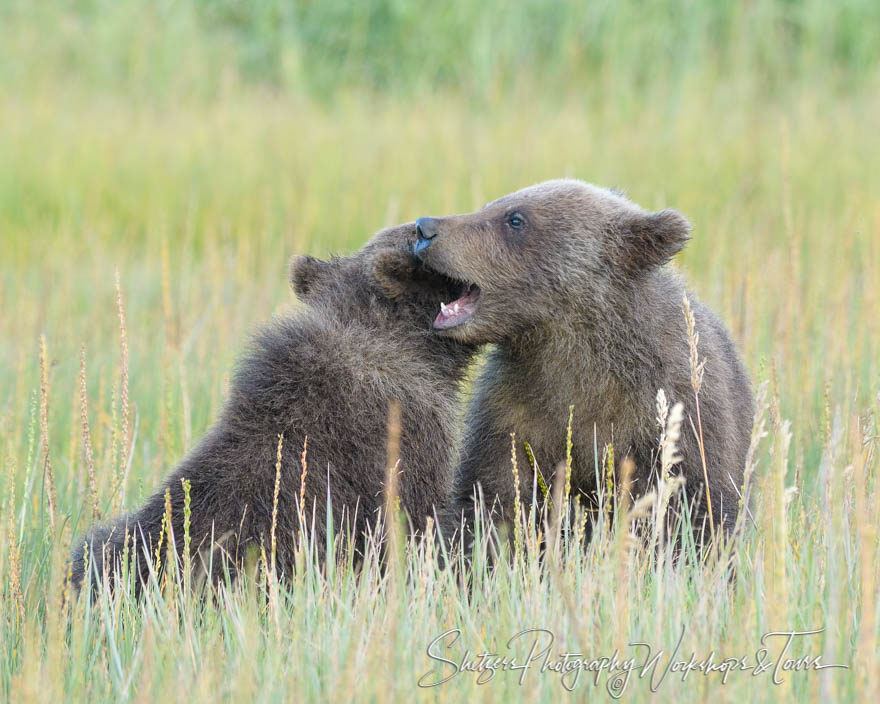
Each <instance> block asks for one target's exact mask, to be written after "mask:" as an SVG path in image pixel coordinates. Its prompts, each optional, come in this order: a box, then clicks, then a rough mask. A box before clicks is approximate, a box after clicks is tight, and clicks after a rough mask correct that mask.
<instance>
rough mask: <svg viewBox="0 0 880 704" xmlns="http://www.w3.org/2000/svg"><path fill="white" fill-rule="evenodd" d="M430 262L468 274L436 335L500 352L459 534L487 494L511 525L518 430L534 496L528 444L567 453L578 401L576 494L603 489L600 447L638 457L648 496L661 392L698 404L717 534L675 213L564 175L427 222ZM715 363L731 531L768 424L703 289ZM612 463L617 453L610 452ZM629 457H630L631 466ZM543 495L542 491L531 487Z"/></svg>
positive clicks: (707, 349) (476, 414) (705, 340)
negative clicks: (758, 423)
mask: <svg viewBox="0 0 880 704" xmlns="http://www.w3.org/2000/svg"><path fill="white" fill-rule="evenodd" d="M416 225H417V228H418V230H419V236H420V237H419V240H418V242H417V243H416V246H415V248H414V251H415V253H416V254H417V256H419V257H420V258H421V259H422V260H423V261H424V262H425V264H426V265H427V266H428V267H429V268H431V269H432V270H434V271H436V272H438V273H442V274H444V275H446V276H449V277H451V278H454V279H458V280H460V282H461V284H462V289H461V290H462V292H463V294H464V295H462V296H461V297H459V298H458V299H457V300H455V301H453V302H452V303H447V302H444V303H443V304H442V305H441V310H440V311H439V314H438V315H437V318H436V320H435V322H434V327H435V329H437V330H438V331H439V332H440V334H442V335H444V336H446V337H447V338H448V339H454V340H459V341H461V342H466V343H496V346H495V347H494V348H493V349H492V350H491V352H490V354H489V359H488V361H487V364H486V366H485V368H484V370H483V371H482V373H481V375H480V377H479V379H478V381H477V383H476V388H475V392H474V397H473V400H472V402H471V404H470V410H469V413H468V416H467V423H466V434H465V439H464V445H463V451H462V456H461V461H460V466H459V468H458V472H457V476H456V481H455V489H454V495H453V500H452V508H451V510H450V511H449V515H448V516H447V518H444V520H443V524H444V532H445V533H446V534H447V537H448V535H449V533H451V532H453V531H454V530H456V529H458V528H459V527H460V526H461V519H462V512H463V511H464V513H465V520H466V522H467V521H472V520H473V510H474V501H473V497H474V495H475V487H476V485H477V484H479V485H481V486H482V495H483V497H484V501H485V502H486V504H487V506H489V507H491V508H492V510H494V511H495V513H496V515H497V514H500V515H502V516H506V517H510V516H511V515H512V508H513V503H514V500H515V499H514V483H513V477H512V473H511V454H510V453H511V433H514V432H515V433H516V439H517V442H518V447H517V450H516V451H517V453H518V458H517V460H518V467H519V471H520V473H521V477H520V481H521V485H522V486H524V487H531V486H532V477H531V470H530V469H529V467H530V464H529V461H528V460H527V458H526V456H525V452H524V449H523V446H522V442H523V441H526V442H528V443H529V444H530V446H531V448H532V449H533V452H534V455H535V458H536V460H537V462H538V465H539V467H540V468H543V469H544V471H550V472H552V471H553V468H554V467H557V466H558V464H559V463H560V461H562V460H564V459H565V450H566V437H565V436H566V429H567V425H568V418H569V407H570V406H572V405H573V406H574V424H573V443H574V446H573V474H572V485H571V486H572V492H573V493H577V492H583V494H584V495H586V497H588V500H589V497H590V496H592V495H593V494H594V492H595V490H596V472H595V468H594V431H595V442H596V446H597V447H598V452H599V453H602V448H603V447H604V446H605V445H606V444H608V443H612V440H613V447H614V454H615V457H616V458H617V459H618V460H621V459H622V458H624V457H627V456H628V457H629V458H631V459H632V460H633V462H634V463H635V475H634V476H633V481H634V483H633V493H634V494H635V495H639V494H642V493H645V492H646V491H647V490H648V489H649V487H650V486H651V484H652V482H653V481H654V479H655V478H656V474H657V469H658V467H657V464H658V463H657V461H656V455H657V451H656V448H657V428H656V422H655V416H656V410H655V408H656V406H655V400H656V394H657V391H658V389H663V390H664V392H665V393H666V395H667V397H668V398H669V399H670V402H682V403H683V404H684V411H685V419H684V423H683V426H682V434H681V441H680V443H679V453H680V455H681V456H682V458H683V459H682V462H681V463H680V464H679V465H678V472H680V473H681V474H682V475H683V476H684V477H685V480H686V483H685V487H686V489H685V491H686V498H687V500H688V502H689V503H691V504H692V505H693V506H694V508H695V513H693V514H692V521H693V525H694V526H695V527H696V529H697V530H700V529H704V530H705V531H706V534H708V533H709V526H708V525H707V524H706V523H705V522H704V519H706V518H707V514H708V510H707V501H706V498H705V494H706V492H705V487H704V485H705V482H704V473H703V465H702V460H701V456H700V449H699V444H698V442H697V440H696V438H695V434H694V432H693V431H692V428H691V424H690V422H689V420H688V417H690V419H692V420H693V423H694V427H696V425H697V414H696V407H695V403H694V393H693V390H692V388H691V372H690V366H689V347H688V337H687V333H686V325H685V319H684V317H683V314H682V298H683V296H684V294H685V291H686V289H685V285H684V283H683V282H682V280H681V279H680V278H679V277H678V276H677V275H676V274H674V273H672V272H670V271H667V270H664V269H663V268H661V267H662V265H663V264H664V263H666V262H667V261H669V259H671V258H672V256H673V255H675V254H676V253H677V252H678V251H679V250H681V248H682V247H683V246H684V244H685V243H686V241H687V240H688V234H689V230H690V226H689V224H688V222H687V220H685V218H684V217H683V216H682V215H681V214H679V213H678V212H675V211H673V210H664V211H661V212H656V213H652V212H647V211H645V210H642V209H641V208H640V207H638V206H637V205H635V204H633V203H632V202H630V201H629V200H627V199H626V198H624V197H623V196H621V195H618V194H617V193H615V192H612V191H608V190H605V189H601V188H597V187H595V186H591V185H588V184H586V183H582V182H580V181H573V180H560V181H549V182H547V183H542V184H539V185H536V186H533V187H531V188H526V189H524V190H521V191H519V192H516V193H513V194H510V195H507V196H504V197H503V198H500V199H499V200H496V201H495V202H493V203H489V204H488V205H487V206H485V207H484V208H483V209H482V210H480V211H477V212H475V213H471V214H467V215H454V216H449V217H442V218H420V219H419V220H418V221H417V223H416ZM688 296H689V298H690V300H691V305H692V308H693V312H694V315H695V318H696V328H697V331H698V332H699V336H700V337H699V343H700V346H699V351H700V355H701V356H702V357H704V358H705V359H706V360H707V361H706V366H705V375H704V379H703V384H702V390H701V392H700V413H701V418H702V429H703V440H704V447H705V455H706V466H707V467H706V468H707V472H706V474H707V475H708V482H709V490H710V496H711V507H712V517H713V519H714V521H715V523H716V524H719V525H721V526H723V527H724V528H725V529H729V528H730V527H731V526H732V525H733V523H734V520H735V517H736V514H737V508H738V490H739V488H740V485H741V483H742V478H743V470H744V464H745V457H746V452H747V449H748V445H749V439H750V432H751V423H752V416H753V408H752V407H753V398H752V391H751V386H750V382H749V379H748V377H747V375H746V372H745V370H744V368H743V365H742V363H741V361H740V359H739V356H738V354H737V352H736V349H735V348H734V345H733V343H732V342H731V339H730V336H729V335H728V334H727V332H726V330H725V329H724V326H723V325H722V324H721V323H720V322H719V321H718V319H717V318H716V317H715V315H713V314H712V312H711V311H710V310H709V309H708V308H706V307H705V306H703V305H701V304H700V303H699V302H697V301H695V300H694V298H693V296H692V295H690V294H688ZM599 461H600V462H601V456H600V458H599ZM619 465H620V463H619V462H618V466H619ZM529 496H530V492H529Z"/></svg>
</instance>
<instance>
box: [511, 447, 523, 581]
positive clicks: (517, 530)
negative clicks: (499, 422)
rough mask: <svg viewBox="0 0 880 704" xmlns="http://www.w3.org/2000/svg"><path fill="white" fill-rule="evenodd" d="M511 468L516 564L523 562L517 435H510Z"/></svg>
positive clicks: (514, 557)
mask: <svg viewBox="0 0 880 704" xmlns="http://www.w3.org/2000/svg"><path fill="white" fill-rule="evenodd" d="M510 466H511V468H512V470H513V495H514V505H513V559H514V564H520V563H521V561H522V546H523V521H522V516H521V514H522V497H521V496H520V491H519V466H518V464H517V461H516V433H511V434H510Z"/></svg>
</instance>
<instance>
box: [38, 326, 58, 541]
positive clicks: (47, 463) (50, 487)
mask: <svg viewBox="0 0 880 704" xmlns="http://www.w3.org/2000/svg"><path fill="white" fill-rule="evenodd" d="M40 442H41V444H42V446H43V476H44V477H45V480H46V497H47V499H48V503H49V525H50V526H51V527H52V530H53V531H54V530H55V511H56V507H57V505H58V499H57V496H56V493H55V475H54V474H53V472H52V458H51V457H50V454H49V360H48V355H47V352H46V336H45V335H40Z"/></svg>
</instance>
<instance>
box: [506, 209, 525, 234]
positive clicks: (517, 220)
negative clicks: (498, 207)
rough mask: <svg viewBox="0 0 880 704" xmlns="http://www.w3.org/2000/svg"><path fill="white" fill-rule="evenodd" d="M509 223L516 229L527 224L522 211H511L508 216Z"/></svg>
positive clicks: (520, 228)
mask: <svg viewBox="0 0 880 704" xmlns="http://www.w3.org/2000/svg"><path fill="white" fill-rule="evenodd" d="M507 224H508V225H510V226H511V227H512V228H513V229H514V230H522V229H523V228H524V227H525V226H526V219H525V218H524V217H523V215H522V213H511V214H510V215H508V216H507Z"/></svg>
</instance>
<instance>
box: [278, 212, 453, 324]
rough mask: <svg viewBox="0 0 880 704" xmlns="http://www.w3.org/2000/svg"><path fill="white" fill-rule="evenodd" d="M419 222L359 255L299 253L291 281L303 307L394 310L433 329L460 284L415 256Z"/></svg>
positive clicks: (382, 236) (376, 240)
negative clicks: (443, 305) (439, 310)
mask: <svg viewBox="0 0 880 704" xmlns="http://www.w3.org/2000/svg"><path fill="white" fill-rule="evenodd" d="M416 241H417V234H416V228H415V223H407V224H404V225H398V226H396V227H389V228H386V229H384V230H382V231H380V232H378V233H377V234H376V235H374V236H373V238H372V239H371V240H370V241H369V242H368V243H367V244H366V245H365V246H364V247H363V249H361V250H360V251H359V252H356V253H355V254H352V255H350V256H342V257H331V258H330V259H329V260H323V259H318V258H317V257H312V256H308V255H295V256H294V257H293V258H292V259H291V261H290V283H291V286H292V287H293V290H294V292H295V293H296V295H297V298H299V299H300V300H301V301H303V302H304V303H308V304H310V305H313V306H319V307H320V306H324V305H329V306H332V307H333V308H334V309H336V310H337V311H338V310H344V309H350V310H351V311H352V312H353V314H357V313H356V311H357V310H359V309H360V310H363V309H364V308H365V307H371V306H372V307H374V308H376V307H378V308H380V309H383V310H385V311H388V310H391V311H394V312H395V313H396V317H397V318H407V317H409V318H415V319H416V320H417V321H419V322H421V323H423V324H424V328H425V330H428V329H429V328H430V325H431V321H432V320H433V317H434V314H435V312H436V310H437V308H438V306H439V304H440V302H441V301H444V300H449V299H450V298H451V297H452V296H453V295H454V293H455V292H456V291H457V290H458V286H459V285H458V282H456V281H454V280H452V279H450V278H449V277H447V276H444V275H443V274H440V273H439V272H437V271H434V270H432V269H429V268H428V267H427V266H425V264H424V263H423V262H422V261H421V260H420V259H419V258H417V257H416V256H414V254H413V246H414V245H415V242H416Z"/></svg>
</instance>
